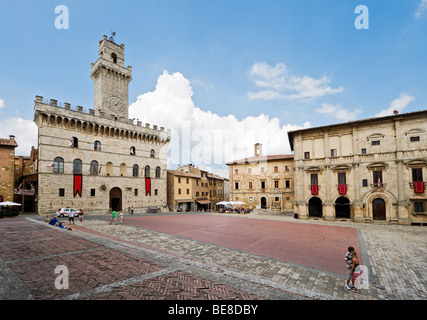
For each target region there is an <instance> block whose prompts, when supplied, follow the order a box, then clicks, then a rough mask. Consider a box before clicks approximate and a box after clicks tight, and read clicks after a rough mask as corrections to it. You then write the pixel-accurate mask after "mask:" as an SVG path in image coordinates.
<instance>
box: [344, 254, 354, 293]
mask: <svg viewBox="0 0 427 320" xmlns="http://www.w3.org/2000/svg"><path fill="white" fill-rule="evenodd" d="M353 251H354V248H353V247H348V251H347V253H346V254H345V263H346V264H347V278H346V284H345V289H346V290H348V291H350V290H351V288H350V280H351V271H352V266H353V255H352V252H353Z"/></svg>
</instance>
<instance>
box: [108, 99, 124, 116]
mask: <svg viewBox="0 0 427 320" xmlns="http://www.w3.org/2000/svg"><path fill="white" fill-rule="evenodd" d="M108 106H109V107H110V109H111V110H113V111H116V112H121V111H123V102H122V100H120V99H119V98H117V97H111V98H110V99H109V100H108Z"/></svg>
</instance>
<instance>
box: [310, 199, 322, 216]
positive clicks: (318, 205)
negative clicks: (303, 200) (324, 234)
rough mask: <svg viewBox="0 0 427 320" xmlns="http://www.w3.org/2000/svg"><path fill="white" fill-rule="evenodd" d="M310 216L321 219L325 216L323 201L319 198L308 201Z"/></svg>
mask: <svg viewBox="0 0 427 320" xmlns="http://www.w3.org/2000/svg"><path fill="white" fill-rule="evenodd" d="M308 216H309V217H317V218H321V217H322V216H323V206H322V200H320V198H318V197H313V198H311V199H310V200H308Z"/></svg>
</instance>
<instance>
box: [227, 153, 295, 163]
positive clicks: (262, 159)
mask: <svg viewBox="0 0 427 320" xmlns="http://www.w3.org/2000/svg"><path fill="white" fill-rule="evenodd" d="M293 158H294V155H293V154H277V155H271V156H261V157H251V158H245V159H241V160H234V161H232V162H227V163H226V165H232V164H246V163H257V162H267V161H278V160H287V159H293Z"/></svg>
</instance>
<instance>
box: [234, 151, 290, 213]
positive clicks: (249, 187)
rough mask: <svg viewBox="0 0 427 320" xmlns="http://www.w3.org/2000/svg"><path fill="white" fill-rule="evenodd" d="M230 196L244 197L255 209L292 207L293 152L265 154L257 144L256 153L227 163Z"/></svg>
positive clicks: (241, 198) (244, 200)
mask: <svg viewBox="0 0 427 320" xmlns="http://www.w3.org/2000/svg"><path fill="white" fill-rule="evenodd" d="M227 165H228V167H229V170H230V181H229V183H230V200H232V201H243V202H245V203H247V204H248V206H249V207H250V208H252V209H271V210H276V211H287V210H292V209H293V203H294V177H293V166H294V164H293V155H269V156H263V155H262V145H261V144H259V143H257V144H255V152H254V156H253V157H250V158H245V159H241V160H236V161H232V162H229V163H227Z"/></svg>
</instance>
